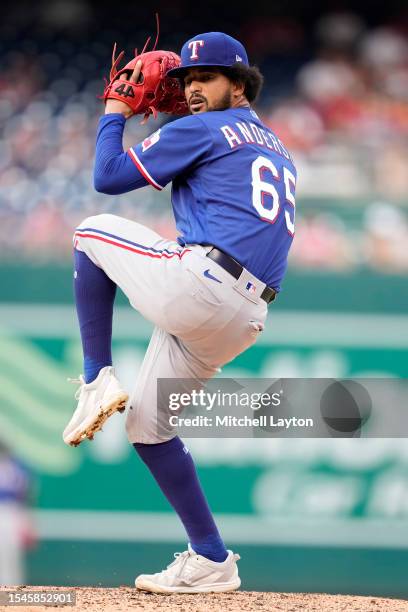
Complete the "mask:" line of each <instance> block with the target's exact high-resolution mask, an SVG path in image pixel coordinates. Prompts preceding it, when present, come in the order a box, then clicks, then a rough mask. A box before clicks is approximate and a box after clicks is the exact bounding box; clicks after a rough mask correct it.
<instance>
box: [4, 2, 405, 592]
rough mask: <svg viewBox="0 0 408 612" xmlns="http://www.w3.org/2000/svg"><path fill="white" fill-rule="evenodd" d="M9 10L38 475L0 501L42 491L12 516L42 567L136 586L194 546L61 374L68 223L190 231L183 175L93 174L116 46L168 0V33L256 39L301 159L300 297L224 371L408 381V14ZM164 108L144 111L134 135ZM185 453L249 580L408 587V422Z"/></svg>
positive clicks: (48, 579) (26, 369)
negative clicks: (84, 411) (82, 417)
mask: <svg viewBox="0 0 408 612" xmlns="http://www.w3.org/2000/svg"><path fill="white" fill-rule="evenodd" d="M2 7H3V18H2V20H1V22H0V52H1V66H2V68H1V71H0V249H1V260H0V271H1V278H2V281H1V285H0V342H1V344H0V363H1V370H0V382H1V384H0V398H1V404H0V438H1V439H2V441H3V442H5V443H6V445H7V446H8V448H9V453H10V454H9V457H11V456H13V457H14V458H16V459H17V461H18V462H20V461H22V462H23V463H24V464H25V465H26V467H27V468H28V470H29V473H30V474H31V481H32V492H31V495H27V482H26V481H24V483H23V484H22V481H21V478H22V477H21V474H20V475H18V474H17V472H15V471H13V470H11V469H10V465H11V462H10V460H9V463H8V464H7V462H6V461H5V459H4V460H3V463H2V462H1V461H0V506H1V507H3V509H4V508H5V507H6V506H7V507H8V508H10V507H11V508H14V509H16V508H17V507H18V508H20V510H21V509H23V508H24V507H25V505H26V504H27V499H30V500H34V509H33V511H32V513H31V516H32V525H31V526H30V525H29V522H28V521H27V516H26V515H24V512H22V513H21V515H20V516H21V517H22V518H21V522H20V523H18V525H17V527H16V529H17V530H18V531H20V532H21V542H23V543H24V545H27V554H26V575H25V578H24V581H25V582H27V583H28V584H61V585H81V584H82V585H86V584H95V585H105V586H114V585H119V584H131V583H132V581H133V578H134V576H135V575H136V574H137V573H139V572H141V571H142V570H143V571H151V570H155V569H157V568H158V567H160V566H161V565H162V564H164V563H166V562H168V561H169V559H170V556H171V554H172V552H174V550H177V549H178V550H180V547H182V548H181V549H183V546H184V539H183V534H182V532H181V530H180V528H179V526H178V524H177V521H176V520H175V518H174V516H173V515H172V513H171V512H170V508H169V506H168V505H167V504H166V502H165V501H164V500H163V499H162V496H161V494H160V493H159V491H158V490H157V489H156V487H155V485H154V483H153V482H152V480H151V479H150V477H149V475H148V474H147V473H146V471H145V468H144V467H143V466H142V465H141V464H140V462H139V461H138V459H137V458H136V456H135V455H134V453H133V452H132V450H131V449H130V448H129V446H128V444H127V442H126V439H125V435H124V431H123V429H124V428H123V419H122V418H120V417H119V416H118V417H115V418H114V419H112V422H111V423H109V426H108V427H106V430H105V431H104V432H103V434H101V435H98V436H97V438H96V439H95V441H94V442H93V443H92V444H83V445H82V446H81V447H79V448H78V449H76V450H72V449H69V448H67V447H65V446H64V445H63V443H62V440H61V431H62V429H63V427H64V425H65V423H66V421H67V419H68V418H69V416H70V413H71V411H72V407H73V405H74V400H73V393H72V391H73V389H72V388H71V387H70V385H69V384H67V383H66V382H65V380H66V378H67V376H75V375H76V374H77V373H78V372H79V371H80V370H81V357H80V356H81V353H80V345H79V335H78V332H77V330H76V326H75V313H74V309H73V304H72V295H71V262H70V254H71V235H72V230H73V228H74V227H75V226H76V225H77V223H79V222H80V221H81V219H82V218H84V217H85V216H88V215H90V214H95V213H98V212H108V211H109V212H114V213H116V214H119V215H122V216H127V217H129V218H134V219H136V220H138V221H139V222H142V223H145V224H147V225H149V226H151V227H154V228H155V229H156V230H157V231H159V232H161V233H163V234H164V235H168V236H171V235H174V226H173V223H172V219H171V213H170V205H169V196H170V192H169V190H168V189H166V190H164V192H160V193H159V192H156V191H155V190H153V189H151V188H146V189H143V190H140V191H138V192H134V193H131V194H127V195H124V196H121V197H109V196H105V195H100V194H97V193H96V192H95V191H94V190H93V186H92V176H91V175H92V163H93V146H94V139H95V131H96V124H97V120H98V116H99V115H100V113H101V102H100V100H98V98H97V95H98V94H99V93H100V92H101V91H102V86H103V81H102V76H103V75H107V73H108V69H109V64H110V55H111V48H112V44H113V42H114V41H117V43H118V45H119V47H123V48H125V49H126V50H127V53H128V57H130V56H131V55H132V50H133V49H134V47H135V46H139V48H140V46H141V45H143V43H144V41H145V39H146V36H147V35H148V34H153V35H154V33H155V25H154V11H155V10H158V11H159V13H160V20H161V37H160V47H163V48H171V49H174V50H179V49H180V47H181V45H182V43H183V42H184V40H186V39H187V38H189V37H190V36H192V35H194V34H197V33H199V32H202V31H208V30H224V31H226V32H228V33H230V34H232V35H235V36H237V37H238V38H240V39H241V40H242V41H243V42H244V44H245V45H246V46H247V49H248V52H249V55H250V58H251V60H252V62H253V63H256V64H258V65H259V67H260V68H261V70H262V72H263V73H264V75H265V78H266V84H265V88H264V92H263V94H262V97H261V98H260V100H259V102H258V103H257V105H256V109H257V111H258V112H259V114H260V115H261V116H262V117H263V119H264V120H265V122H266V123H267V124H268V125H270V126H271V127H272V129H273V130H275V131H276V132H277V133H278V134H279V136H280V137H281V138H282V140H283V141H284V142H285V143H286V145H287V147H288V148H289V149H290V150H291V151H292V153H293V155H294V157H295V161H296V164H297V167H298V172H299V184H298V190H297V194H298V195H297V234H296V238H295V242H294V248H293V251H292V253H291V256H290V269H289V273H288V277H287V280H286V282H285V284H284V290H283V292H282V294H281V295H280V298H279V300H278V302H277V304H276V305H274V306H273V307H272V308H271V314H270V322H269V329H268V330H267V331H266V332H265V334H264V336H263V338H262V340H261V341H260V342H259V343H258V344H257V345H256V346H255V347H254V348H253V349H251V351H249V352H247V353H245V354H244V355H242V356H241V357H239V358H238V359H237V360H236V361H235V362H234V363H233V364H231V365H229V366H227V367H225V369H224V371H223V375H225V376H227V375H231V376H234V375H237V376H238V375H242V376H256V377H276V376H279V377H285V376H304V377H334V378H341V377H348V376H386V377H407V375H408V315H407V308H408V283H407V274H408V248H407V244H408V208H407V206H408V171H407V167H408V11H407V7H406V4H405V3H403V2H402V1H401V2H397V1H396V0H389V1H388V2H387V3H383V2H379V1H377V0H374V1H372V2H366V3H364V2H358V3H352V2H347V1H341V0H339V1H330V0H329V1H327V2H309V3H306V2H300V0H299V1H294V0H291V1H290V2H281V1H276V2H261V1H260V0H255V1H254V2H252V3H251V4H250V5H249V4H246V5H245V6H244V5H242V4H240V3H236V4H234V5H231V3H228V4H224V5H221V4H218V3H214V2H207V3H205V4H204V5H202V4H201V5H200V7H199V8H198V7H197V6H195V5H190V3H188V2H187V1H186V0H173V2H172V3H171V4H170V3H165V2H164V1H161V0H157V2H156V3H155V4H154V5H153V4H152V5H151V6H150V4H149V5H148V6H145V7H142V6H139V5H137V6H135V5H134V3H128V4H126V5H125V6H122V5H121V6H120V7H119V6H115V7H112V5H109V4H107V3H103V2H94V1H91V0H88V1H86V0H42V1H39V2H36V3H32V2H30V1H29V0H26V1H21V0H19V1H15V2H10V1H7V0H6V1H5V2H3V4H2ZM165 120H166V118H165V117H160V118H159V119H158V120H157V121H152V120H150V121H149V122H148V124H147V125H145V126H141V125H140V124H139V122H138V120H137V119H134V120H132V121H130V122H129V123H128V125H127V128H126V141H127V144H130V143H134V142H138V141H140V140H141V139H142V138H143V137H145V136H146V135H147V134H148V133H150V132H152V131H154V130H155V129H157V127H158V126H159V125H160V124H161V122H163V121H165ZM122 297H123V296H120V298H119V300H118V304H119V306H120V307H119V308H118V312H117V315H116V320H115V333H114V335H115V343H114V354H115V361H116V365H117V368H118V370H119V373H120V375H121V377H122V378H123V380H124V382H126V383H127V384H128V385H131V384H132V380H133V379H134V376H135V372H136V371H137V369H138V367H139V365H140V363H141V360H142V358H143V353H144V350H145V348H146V345H147V342H148V338H149V333H150V327H149V326H148V325H147V324H146V323H145V322H144V321H143V320H142V319H141V317H139V316H138V315H137V313H134V312H132V311H130V309H129V308H128V307H127V306H126V302H125V300H124V299H122ZM189 446H190V448H191V450H192V452H193V454H194V456H195V457H196V459H197V462H198V465H199V471H200V476H201V479H202V481H203V483H204V486H205V488H206V490H207V492H208V496H209V500H210V503H211V505H212V507H213V509H214V511H215V512H216V513H217V515H218V517H219V520H220V524H221V528H222V530H223V533H224V536H225V539H226V541H227V543H228V545H229V546H230V547H234V548H236V549H238V550H239V552H240V553H241V555H242V561H241V568H242V575H243V578H244V580H245V588H246V589H258V590H276V591H304V592H307V591H326V592H334V593H341V592H343V593H356V594H371V595H391V596H392V595H394V596H400V597H408V582H407V577H406V567H407V562H408V523H407V518H408V450H407V445H406V442H405V439H403V438H400V439H393V440H390V439H382V440H381V439H377V440H368V439H367V440H353V439H351V440H347V439H342V440H301V439H299V440H292V439H291V440H277V439H276V440H265V439H262V440H251V439H246V440H226V441H225V443H224V442H223V443H222V444H220V443H218V442H217V441H216V440H191V443H189ZM6 464H7V465H8V467H7V469H6ZM15 465H17V464H15ZM13 474H14V476H13ZM13 478H15V479H17V480H18V481H19V483H20V485H19V487H18V486H15V484H16V483H15V482H14V484H13ZM13 491H14V493H13ZM2 516H5V515H2V514H1V511H0V522H1V520H2V519H1V517H2ZM4 525H5V523H3V527H4ZM35 533H36V534H37V543H36V544H35V543H34V540H35V538H34V534H35ZM5 541H6V540H5V539H4V540H2V543H3V545H2V548H3V550H4V549H5V544H4V542H5ZM0 568H1V564H0ZM0 583H1V577H0Z"/></svg>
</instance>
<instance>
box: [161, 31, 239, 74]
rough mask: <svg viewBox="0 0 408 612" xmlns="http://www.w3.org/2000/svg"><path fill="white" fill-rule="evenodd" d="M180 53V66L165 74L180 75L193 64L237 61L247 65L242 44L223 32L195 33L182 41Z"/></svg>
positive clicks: (204, 64)
mask: <svg viewBox="0 0 408 612" xmlns="http://www.w3.org/2000/svg"><path fill="white" fill-rule="evenodd" d="M180 55H181V64H180V66H179V67H178V68H173V69H172V70H169V72H168V73H167V76H169V77H181V76H183V74H184V73H185V72H186V70H188V69H189V68H194V67H195V66H224V67H229V66H232V65H233V64H235V63H237V62H241V63H242V64H245V65H246V66H249V62H248V55H247V52H246V51H245V47H244V45H243V44H241V43H240V42H239V40H236V39H235V38H232V36H229V35H228V34H224V32H206V33H205V34H197V36H194V38H190V40H188V41H187V42H186V43H184V45H183V48H182V49H181V54H180Z"/></svg>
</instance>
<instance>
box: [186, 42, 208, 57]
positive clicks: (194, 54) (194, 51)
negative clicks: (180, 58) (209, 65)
mask: <svg viewBox="0 0 408 612" xmlns="http://www.w3.org/2000/svg"><path fill="white" fill-rule="evenodd" d="M198 47H204V41H203V40H192V41H191V42H190V43H189V44H188V48H189V49H191V50H192V53H191V55H190V59H198Z"/></svg>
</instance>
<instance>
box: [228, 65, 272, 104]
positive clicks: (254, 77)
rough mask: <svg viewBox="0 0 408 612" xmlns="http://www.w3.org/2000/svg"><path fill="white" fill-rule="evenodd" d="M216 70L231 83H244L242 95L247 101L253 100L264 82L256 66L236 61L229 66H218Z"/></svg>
mask: <svg viewBox="0 0 408 612" xmlns="http://www.w3.org/2000/svg"><path fill="white" fill-rule="evenodd" d="M218 70H219V71H220V72H221V74H223V75H224V76H226V77H227V78H228V79H230V81H232V82H233V83H242V84H243V85H244V88H245V89H244V96H245V97H246V99H247V100H248V102H250V103H252V102H255V100H256V99H257V97H258V96H259V93H260V91H261V89H262V85H263V82H264V78H263V75H262V74H261V72H260V70H259V68H258V67H257V66H246V65H245V64H241V63H240V62H237V63H236V64H233V65H232V66H231V67H228V68H224V67H218Z"/></svg>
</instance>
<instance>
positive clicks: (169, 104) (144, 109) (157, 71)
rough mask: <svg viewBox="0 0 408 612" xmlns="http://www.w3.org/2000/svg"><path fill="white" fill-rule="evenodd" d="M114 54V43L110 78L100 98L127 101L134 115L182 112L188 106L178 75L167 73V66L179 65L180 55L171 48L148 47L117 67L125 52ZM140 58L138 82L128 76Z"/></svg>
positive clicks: (155, 115)
mask: <svg viewBox="0 0 408 612" xmlns="http://www.w3.org/2000/svg"><path fill="white" fill-rule="evenodd" d="M115 54H116V44H115V46H114V48H113V54H112V68H111V71H110V75H109V78H110V82H109V83H107V85H106V88H105V91H104V92H103V96H102V97H103V99H104V100H105V102H106V100H108V99H110V98H114V99H116V100H120V101H121V102H124V103H125V104H127V105H128V106H129V107H130V109H131V110H132V111H133V114H134V115H144V120H147V119H148V117H149V115H153V116H154V118H156V117H157V113H159V112H160V113H170V114H171V115H185V114H186V113H187V112H188V106H187V103H186V99H185V97H184V95H183V92H182V91H181V89H180V86H179V83H178V81H177V79H171V78H170V77H166V73H167V71H168V70H171V69H172V68H177V67H178V66H179V65H180V57H179V56H178V55H177V54H176V53H173V52H172V51H148V52H147V53H141V54H140V55H137V54H136V55H135V57H134V58H133V59H132V61H130V62H129V63H128V64H126V66H125V67H124V68H121V69H119V70H118V64H119V63H120V61H121V59H122V58H123V56H124V52H123V51H122V52H121V53H119V55H118V57H115ZM139 60H141V62H142V68H141V72H140V75H139V79H138V81H137V83H135V82H134V81H130V80H128V79H129V77H130V75H131V74H132V73H133V70H134V68H135V66H136V63H137V62H138V61H139Z"/></svg>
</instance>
